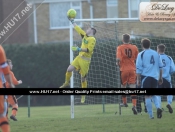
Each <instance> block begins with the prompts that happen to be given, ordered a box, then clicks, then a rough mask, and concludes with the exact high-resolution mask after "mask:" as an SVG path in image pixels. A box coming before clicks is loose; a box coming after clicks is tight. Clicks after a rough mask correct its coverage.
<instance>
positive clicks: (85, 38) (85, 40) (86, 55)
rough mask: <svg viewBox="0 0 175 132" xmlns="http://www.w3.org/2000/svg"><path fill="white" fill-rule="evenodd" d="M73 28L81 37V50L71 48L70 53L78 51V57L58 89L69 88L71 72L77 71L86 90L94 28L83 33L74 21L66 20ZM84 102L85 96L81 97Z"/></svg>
mask: <svg viewBox="0 0 175 132" xmlns="http://www.w3.org/2000/svg"><path fill="white" fill-rule="evenodd" d="M68 19H69V20H70V21H71V23H72V24H73V26H74V29H75V30H76V31H77V32H78V33H79V34H80V35H81V37H82V44H81V48H80V47H77V46H73V47H72V51H78V52H79V55H78V56H76V58H75V59H74V60H73V62H72V63H71V65H69V67H68V68H67V72H66V80H65V83H64V84H63V85H62V86H61V87H60V88H66V87H68V86H69V81H70V78H71V76H72V71H74V70H79V71H80V74H81V86H82V88H87V80H86V75H87V74H88V70H89V66H90V62H91V57H92V54H93V50H94V47H95V44H96V39H95V38H94V35H95V34H96V29H95V28H88V29H87V31H86V32H85V31H83V30H82V29H81V28H80V27H79V26H78V25H77V24H76V23H75V22H74V19H72V18H68ZM84 102H85V96H82V97H81V103H84Z"/></svg>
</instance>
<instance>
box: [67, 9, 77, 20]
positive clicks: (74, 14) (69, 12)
mask: <svg viewBox="0 0 175 132" xmlns="http://www.w3.org/2000/svg"><path fill="white" fill-rule="evenodd" d="M76 15H77V12H76V10H74V9H69V10H68V12H67V16H68V17H69V18H75V17H76Z"/></svg>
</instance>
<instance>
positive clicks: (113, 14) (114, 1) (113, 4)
mask: <svg viewBox="0 0 175 132" xmlns="http://www.w3.org/2000/svg"><path fill="white" fill-rule="evenodd" d="M106 3H107V18H118V0H106Z"/></svg>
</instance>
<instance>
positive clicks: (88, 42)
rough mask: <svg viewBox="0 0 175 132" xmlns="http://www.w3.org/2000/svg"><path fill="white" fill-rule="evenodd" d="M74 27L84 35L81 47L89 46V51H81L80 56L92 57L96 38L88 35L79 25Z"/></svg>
mask: <svg viewBox="0 0 175 132" xmlns="http://www.w3.org/2000/svg"><path fill="white" fill-rule="evenodd" d="M74 29H75V30H76V31H77V32H78V33H79V34H80V35H81V36H82V38H83V39H82V44H81V48H82V49H84V48H87V49H88V52H79V55H80V56H84V57H87V58H91V57H92V54H93V50H94V47H95V44H96V39H95V38H94V37H93V36H87V35H86V33H85V31H83V30H82V29H81V28H80V27H79V26H75V27H74Z"/></svg>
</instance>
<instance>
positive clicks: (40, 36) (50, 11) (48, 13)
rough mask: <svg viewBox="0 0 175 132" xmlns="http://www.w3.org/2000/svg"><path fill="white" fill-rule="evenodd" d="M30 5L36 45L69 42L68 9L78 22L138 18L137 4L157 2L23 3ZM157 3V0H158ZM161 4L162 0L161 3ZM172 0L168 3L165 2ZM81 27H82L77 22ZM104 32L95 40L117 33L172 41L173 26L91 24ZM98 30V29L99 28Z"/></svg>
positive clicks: (61, 0) (32, 0)
mask: <svg viewBox="0 0 175 132" xmlns="http://www.w3.org/2000/svg"><path fill="white" fill-rule="evenodd" d="M26 1H27V2H29V3H32V4H33V8H34V10H35V9H36V10H35V11H34V12H33V25H34V33H33V35H34V36H33V37H34V41H35V43H47V42H58V41H69V21H68V20H67V16H66V13H67V11H68V10H69V9H70V8H74V9H75V10H76V11H77V19H85V18H86V19H90V18H91V19H93V18H94V19H95V18H139V3H140V2H156V0H45V1H44V0H26ZM159 1H160V0H159ZM162 1H163V0H162ZM168 1H169V2H170V1H171V0H167V2H168ZM78 24H79V25H80V26H82V28H84V26H85V24H84V23H83V22H79V23H78ZM94 25H96V26H97V25H98V26H99V25H100V27H104V28H105V30H102V29H101V30H100V31H99V30H98V35H97V37H100V36H101V34H102V33H106V37H107V36H110V35H109V34H108V33H107V31H108V30H114V29H115V28H116V31H118V32H119V36H120V34H123V33H129V34H131V35H132V37H137V36H141V37H143V36H155V37H168V38H174V36H175V33H174V31H175V23H166V22H164V23H163V22H159V23H154V22H151V23H143V22H140V21H139V20H135V21H117V22H101V23H100V22H99V23H97V22H94ZM99 29H100V28H99Z"/></svg>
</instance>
